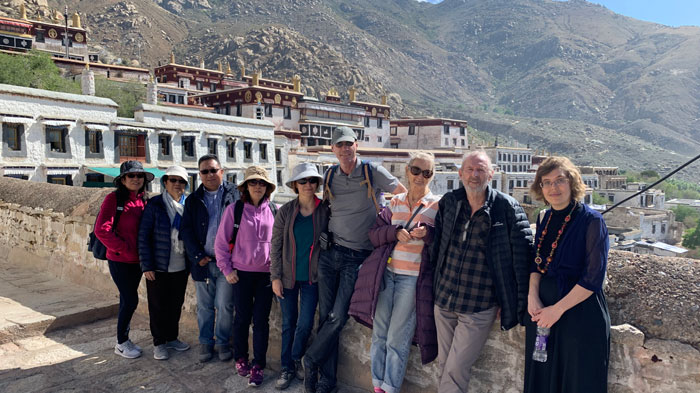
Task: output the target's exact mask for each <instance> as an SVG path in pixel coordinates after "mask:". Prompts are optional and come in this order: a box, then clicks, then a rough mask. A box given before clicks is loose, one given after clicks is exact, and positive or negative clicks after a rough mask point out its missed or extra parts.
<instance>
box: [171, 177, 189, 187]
mask: <svg viewBox="0 0 700 393" xmlns="http://www.w3.org/2000/svg"><path fill="white" fill-rule="evenodd" d="M168 181H169V182H171V183H180V184H183V185H186V184H187V180H183V179H178V178H176V177H169V178H168Z"/></svg>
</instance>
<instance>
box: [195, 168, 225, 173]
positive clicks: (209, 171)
mask: <svg viewBox="0 0 700 393" xmlns="http://www.w3.org/2000/svg"><path fill="white" fill-rule="evenodd" d="M220 170H221V168H216V169H200V170H199V173H201V174H202V175H208V174H210V173H211V174H212V175H213V174H215V173H216V172H218V171H220Z"/></svg>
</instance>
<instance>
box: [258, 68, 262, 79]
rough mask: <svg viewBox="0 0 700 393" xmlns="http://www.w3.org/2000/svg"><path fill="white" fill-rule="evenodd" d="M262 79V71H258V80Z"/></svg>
mask: <svg viewBox="0 0 700 393" xmlns="http://www.w3.org/2000/svg"><path fill="white" fill-rule="evenodd" d="M260 79H262V70H258V80H260Z"/></svg>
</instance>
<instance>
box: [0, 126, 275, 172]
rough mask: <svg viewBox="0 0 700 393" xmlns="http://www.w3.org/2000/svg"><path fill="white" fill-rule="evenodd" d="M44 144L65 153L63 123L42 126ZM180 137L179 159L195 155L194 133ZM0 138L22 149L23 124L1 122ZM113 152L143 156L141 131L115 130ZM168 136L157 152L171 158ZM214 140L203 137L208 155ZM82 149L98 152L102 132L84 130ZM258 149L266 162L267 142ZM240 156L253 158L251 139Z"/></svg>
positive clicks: (230, 151) (232, 144)
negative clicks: (115, 144)
mask: <svg viewBox="0 0 700 393" xmlns="http://www.w3.org/2000/svg"><path fill="white" fill-rule="evenodd" d="M45 135H46V144H47V147H48V151H50V152H51V153H64V154H65V153H69V152H70V151H69V149H68V127H65V126H46V128H45ZM181 139H182V156H183V159H194V158H195V157H196V151H195V150H196V147H195V146H196V143H195V137H194V136H183V137H181ZM2 140H3V146H4V149H5V150H6V152H22V151H23V150H25V149H23V147H24V146H23V144H24V141H23V140H24V125H22V124H9V123H4V124H3V125H2ZM116 142H117V149H118V150H117V151H118V154H119V156H120V157H134V158H145V157H146V135H145V134H129V133H123V134H120V133H117V135H116ZM171 142H172V137H171V136H170V135H166V134H159V135H158V145H159V153H160V158H161V159H166V158H171V155H172V152H171V145H172V143H171ZM218 142H219V141H218V139H216V138H208V139H207V152H208V153H209V154H217V155H218ZM85 148H86V149H85V152H86V156H90V155H95V154H102V153H103V140H102V132H101V131H95V130H86V131H85ZM258 152H259V155H260V156H259V158H260V161H267V143H259V144H258ZM281 155H282V153H281V150H280V149H275V160H276V161H277V162H280V161H281V158H282V157H281ZM226 157H227V158H228V159H235V158H236V141H235V140H233V139H228V140H226ZM243 159H244V160H252V159H253V142H250V141H244V142H243Z"/></svg>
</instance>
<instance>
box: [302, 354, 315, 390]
mask: <svg viewBox="0 0 700 393" xmlns="http://www.w3.org/2000/svg"><path fill="white" fill-rule="evenodd" d="M301 363H302V364H303V365H304V393H316V384H317V383H318V369H316V366H314V365H313V364H311V362H310V361H309V360H308V359H307V358H306V356H304V357H303V358H301Z"/></svg>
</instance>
